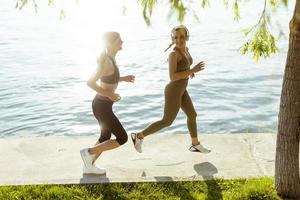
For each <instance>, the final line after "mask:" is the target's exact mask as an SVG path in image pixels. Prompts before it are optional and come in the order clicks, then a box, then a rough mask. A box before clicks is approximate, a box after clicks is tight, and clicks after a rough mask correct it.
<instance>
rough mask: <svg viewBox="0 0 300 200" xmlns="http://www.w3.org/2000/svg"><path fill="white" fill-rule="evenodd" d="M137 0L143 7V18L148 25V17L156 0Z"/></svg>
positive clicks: (149, 23)
mask: <svg viewBox="0 0 300 200" xmlns="http://www.w3.org/2000/svg"><path fill="white" fill-rule="evenodd" d="M138 2H139V3H140V4H141V5H142V7H143V17H144V20H145V23H146V24H147V25H148V26H150V25H151V22H150V18H151V15H152V10H153V8H154V6H155V4H156V3H157V0H138Z"/></svg>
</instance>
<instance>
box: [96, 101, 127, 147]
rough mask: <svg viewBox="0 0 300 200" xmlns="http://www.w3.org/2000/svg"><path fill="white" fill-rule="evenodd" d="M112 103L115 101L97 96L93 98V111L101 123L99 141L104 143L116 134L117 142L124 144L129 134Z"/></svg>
mask: <svg viewBox="0 0 300 200" xmlns="http://www.w3.org/2000/svg"><path fill="white" fill-rule="evenodd" d="M112 105H113V102H112V101H109V100H102V99H98V98H97V97H95V98H94V100H93V103H92V107H93V113H94V116H95V117H96V119H97V120H98V122H99V125H101V135H100V138H99V140H98V141H99V142H100V143H102V142H104V141H106V140H109V139H110V138H111V134H114V135H115V136H116V140H117V142H118V143H119V144H120V145H122V144H125V143H126V142H127V140H128V136H127V133H126V131H125V129H124V128H123V126H122V124H121V123H120V121H119V119H118V118H117V117H116V116H115V114H114V112H113V110H112Z"/></svg>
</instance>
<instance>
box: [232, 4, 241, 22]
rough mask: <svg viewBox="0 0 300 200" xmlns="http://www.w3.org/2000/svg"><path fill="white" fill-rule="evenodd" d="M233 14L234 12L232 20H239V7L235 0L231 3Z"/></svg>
mask: <svg viewBox="0 0 300 200" xmlns="http://www.w3.org/2000/svg"><path fill="white" fill-rule="evenodd" d="M233 14H234V20H236V21H239V19H240V9H239V4H238V1H237V0H235V2H234V3H233Z"/></svg>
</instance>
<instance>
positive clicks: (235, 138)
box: [0, 133, 276, 185]
mask: <svg viewBox="0 0 300 200" xmlns="http://www.w3.org/2000/svg"><path fill="white" fill-rule="evenodd" d="M199 137H200V139H201V141H202V143H203V145H204V146H205V147H208V148H210V149H211V150H212V152H211V153H209V154H202V153H196V152H190V151H188V148H189V145H190V138H189V135H188V134H172V135H170V134H169V135H168V134H155V135H152V136H149V137H147V138H146V139H145V141H144V144H143V153H141V154H139V153H137V152H136V151H135V149H134V148H133V145H132V141H131V139H130V137H129V139H128V142H127V143H126V144H125V145H123V146H121V147H120V148H118V149H115V150H112V151H107V152H104V153H103V154H102V155H101V157H100V159H98V161H97V163H96V164H97V165H98V166H102V167H105V168H106V169H107V173H106V175H83V174H82V166H83V163H82V160H81V157H80V154H79V150H80V149H81V148H83V147H87V146H89V145H90V146H91V145H93V144H94V143H95V142H96V140H97V137H96V136H88V137H87V136H49V137H28V138H13V137H8V138H2V139H0V185H23V184H81V183H103V182H144V181H179V180H203V179H211V178H214V177H223V178H226V179H228V178H236V177H261V176H274V160H275V144H276V134H270V133H245V134H199Z"/></svg>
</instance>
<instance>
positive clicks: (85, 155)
mask: <svg viewBox="0 0 300 200" xmlns="http://www.w3.org/2000/svg"><path fill="white" fill-rule="evenodd" d="M80 155H81V158H82V161H83V163H84V165H85V167H86V168H88V169H91V168H92V167H93V159H94V156H93V155H92V154H90V153H89V151H88V148H85V149H81V150H80Z"/></svg>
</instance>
